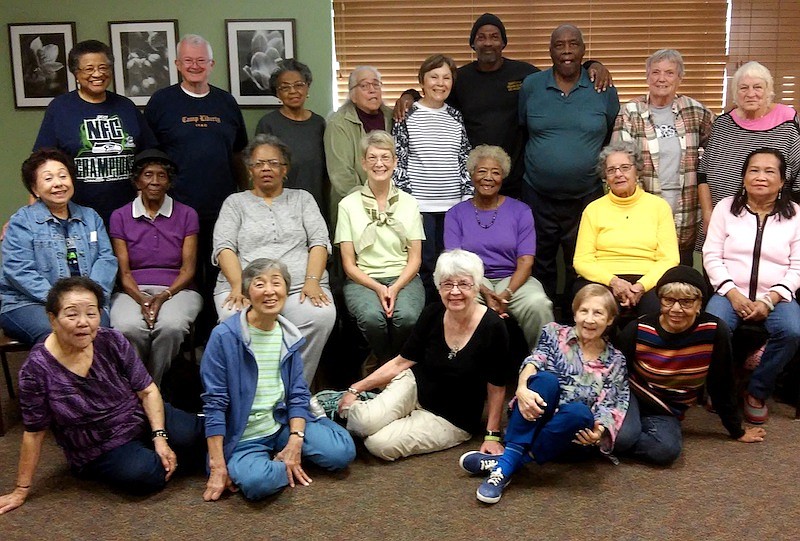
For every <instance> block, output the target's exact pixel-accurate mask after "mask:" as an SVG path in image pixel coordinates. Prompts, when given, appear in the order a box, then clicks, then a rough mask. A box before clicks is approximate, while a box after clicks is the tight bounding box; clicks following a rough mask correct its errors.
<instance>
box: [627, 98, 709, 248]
mask: <svg viewBox="0 0 800 541" xmlns="http://www.w3.org/2000/svg"><path fill="white" fill-rule="evenodd" d="M649 101H650V100H649V96H641V97H638V98H635V99H633V100H631V101H629V102H628V103H626V104H625V105H624V106H623V107H621V108H620V110H619V115H617V120H616V122H615V123H614V132H613V133H612V135H611V141H632V142H633V143H635V144H636V146H637V147H638V148H639V151H640V152H641V153H642V158H643V159H644V170H642V171H640V172H639V182H640V183H641V184H642V186H643V187H644V189H645V191H647V192H650V193H652V194H656V195H660V194H661V185H660V184H659V181H658V152H659V151H658V137H657V135H656V127H655V125H654V124H653V121H652V119H651V118H650V105H649ZM672 112H673V113H674V114H675V130H676V131H677V132H678V138H679V140H680V144H681V168H680V179H679V180H680V186H681V197H680V201H679V203H678V208H677V209H675V212H674V215H675V230H676V231H677V233H678V247H679V248H680V250H681V251H683V250H693V249H694V243H695V238H696V237H697V225H698V223H699V219H700V201H699V200H698V197H697V164H698V162H699V149H700V147H703V146H704V145H705V144H706V142H707V141H708V136H709V134H710V133H711V124H712V123H713V122H714V113H712V112H711V111H709V110H708V109H706V107H705V106H704V105H703V104H702V103H700V102H698V101H696V100H693V99H692V98H689V97H687V96H681V95H677V96H675V100H674V101H673V102H672Z"/></svg>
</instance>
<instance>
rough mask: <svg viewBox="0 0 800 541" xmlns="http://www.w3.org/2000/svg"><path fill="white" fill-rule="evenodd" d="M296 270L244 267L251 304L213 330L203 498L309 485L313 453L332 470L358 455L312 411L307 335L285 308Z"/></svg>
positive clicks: (206, 373)
mask: <svg viewBox="0 0 800 541" xmlns="http://www.w3.org/2000/svg"><path fill="white" fill-rule="evenodd" d="M290 280H291V278H290V276H289V270H288V268H287V267H286V265H284V264H283V263H281V262H279V261H276V260H274V259H265V258H260V259H256V260H255V261H253V262H252V263H250V264H249V265H248V266H247V267H246V268H245V269H244V271H242V293H243V294H244V296H245V297H246V298H247V300H248V302H249V304H250V306H248V307H247V308H245V309H243V310H242V311H240V312H239V313H238V314H235V315H233V316H231V317H229V318H228V319H226V320H225V321H223V322H222V323H220V324H219V325H217V327H216V328H215V329H214V331H213V332H212V333H211V338H209V340H208V344H207V346H206V349H205V352H204V353H203V360H202V361H201V363H200V376H201V378H202V380H203V387H204V388H205V393H203V412H204V413H205V416H206V438H207V441H208V465H209V477H208V483H207V485H206V490H205V493H204V494H203V498H204V499H205V500H206V501H209V500H217V499H219V497H220V496H221V495H222V493H223V492H224V491H225V490H226V489H229V490H232V491H235V490H241V491H242V493H243V494H244V496H245V498H247V499H248V500H259V499H262V498H265V497H267V496H269V495H270V494H274V493H276V492H278V491H280V490H282V489H283V488H284V487H286V486H287V485H289V486H292V487H294V486H295V485H296V484H299V485H304V486H307V485H308V484H309V483H310V482H311V478H310V477H308V475H307V474H306V472H305V471H304V470H303V467H302V461H303V460H308V461H311V462H312V463H314V464H316V465H317V466H320V467H322V468H325V469H327V470H332V471H335V470H341V469H343V468H346V467H347V465H348V464H350V462H352V461H353V459H354V458H355V455H356V449H355V444H354V443H353V439H352V438H351V437H350V434H349V433H348V432H347V430H345V429H344V428H342V427H341V426H339V425H337V424H336V423H334V422H333V421H331V420H330V419H328V418H326V417H324V416H323V417H322V418H319V419H318V418H316V417H315V416H314V415H312V413H311V411H310V410H309V399H310V398H311V393H310V392H309V390H308V384H307V383H306V380H305V378H304V377H303V360H302V358H301V357H300V347H301V346H302V345H303V344H304V343H305V339H304V338H303V337H302V335H301V334H300V331H299V330H298V329H297V327H295V326H294V325H293V324H292V323H291V322H290V321H289V320H288V319H286V318H284V317H283V316H281V315H279V314H280V312H281V310H282V309H283V306H284V304H285V303H286V297H287V296H288V291H289V288H290Z"/></svg>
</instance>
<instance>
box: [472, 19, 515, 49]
mask: <svg viewBox="0 0 800 541" xmlns="http://www.w3.org/2000/svg"><path fill="white" fill-rule="evenodd" d="M485 24H490V25H492V26H496V27H497V28H499V29H500V37H501V38H502V39H503V45H504V46H505V45H508V38H507V37H506V27H505V26H503V21H501V20H500V17H498V16H497V15H495V14H494V13H484V14H483V15H481V16H480V17H478V20H477V21H475V24H473V25H472V32H470V33H469V46H470V47H472V44H473V43H474V42H475V34H477V33H478V28H480V27H481V26H483V25H485Z"/></svg>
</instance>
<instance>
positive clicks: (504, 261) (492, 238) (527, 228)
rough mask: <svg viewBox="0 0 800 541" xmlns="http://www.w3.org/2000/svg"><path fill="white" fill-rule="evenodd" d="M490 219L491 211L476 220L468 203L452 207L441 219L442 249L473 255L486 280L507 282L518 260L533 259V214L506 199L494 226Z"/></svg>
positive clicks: (526, 207) (520, 205) (498, 211)
mask: <svg viewBox="0 0 800 541" xmlns="http://www.w3.org/2000/svg"><path fill="white" fill-rule="evenodd" d="M493 216H494V211H493V210H479V211H478V215H477V217H476V216H475V207H474V206H473V204H472V200H469V201H463V202H461V203H459V204H457V205H455V206H454V207H453V208H451V209H450V210H448V211H447V214H446V215H445V218H444V247H445V249H446V250H453V249H455V248H461V249H462V250H468V251H470V252H473V253H474V254H477V255H478V257H480V258H481V261H483V267H484V274H485V276H486V277H487V278H493V279H494V278H508V277H509V276H511V275H512V274H514V271H515V270H516V268H517V258H518V257H520V256H523V255H536V230H535V229H534V227H533V214H531V209H530V207H528V205H526V204H525V203H523V202H521V201H517V200H516V199H512V198H511V197H506V198H505V201H503V204H502V205H500V207H498V209H497V218H495V220H494V223H492V217H493ZM478 221H480V224H483V226H484V227H481V225H480V224H479V223H478ZM490 224H491V225H490ZM486 226H488V227H486Z"/></svg>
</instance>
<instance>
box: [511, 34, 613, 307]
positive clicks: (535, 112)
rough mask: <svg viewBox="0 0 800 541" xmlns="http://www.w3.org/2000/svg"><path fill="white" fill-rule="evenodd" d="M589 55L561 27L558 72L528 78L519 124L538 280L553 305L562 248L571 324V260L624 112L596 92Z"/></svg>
mask: <svg viewBox="0 0 800 541" xmlns="http://www.w3.org/2000/svg"><path fill="white" fill-rule="evenodd" d="M585 52H586V45H585V44H584V42H583V35H582V34H581V31H580V30H579V29H578V28H576V27H575V26H572V25H568V24H565V25H561V26H559V27H558V28H556V29H555V30H554V31H553V33H552V34H551V36H550V58H551V59H552V60H553V67H552V68H550V69H548V70H545V71H541V72H539V73H534V74H532V75H529V76H528V77H526V78H525V80H524V81H523V83H522V90H521V91H520V95H519V122H520V125H522V126H525V127H527V130H528V141H527V143H526V145H525V174H524V179H525V183H524V185H523V199H524V200H525V202H526V203H528V205H530V207H531V210H532V211H533V217H534V222H535V226H536V260H535V262H534V268H533V274H534V276H535V277H536V278H537V279H538V280H539V281H540V282H541V283H542V285H543V286H544V289H545V291H546V293H547V296H548V297H550V298H551V299H554V298H555V294H556V283H557V268H556V254H557V253H558V248H559V246H561V248H562V249H563V254H564V266H565V268H566V271H567V272H566V284H565V288H564V292H565V294H564V302H563V304H562V319H565V320H566V319H571V318H570V317H569V315H570V313H571V311H570V309H569V305H570V303H571V300H572V283H573V281H574V279H575V271H574V269H573V268H572V258H573V256H574V254H575V240H576V238H577V236H578V225H579V224H580V220H581V213H582V212H583V209H584V208H585V207H586V205H588V204H589V203H590V202H591V201H593V200H595V199H597V198H598V197H600V196H602V195H603V188H602V183H601V180H600V179H599V178H598V176H597V174H596V173H595V165H596V163H597V155H598V154H599V153H600V150H601V149H602V148H603V145H605V144H606V143H607V142H608V141H609V138H610V136H611V131H612V128H613V127H614V119H615V118H616V116H617V112H619V97H618V96H617V91H616V89H615V88H613V87H610V88H609V89H608V91H606V92H597V91H595V89H594V84H593V83H592V81H591V79H590V78H589V74H588V72H587V71H586V70H585V69H583V68H582V67H581V62H583V55H584V53H585Z"/></svg>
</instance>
